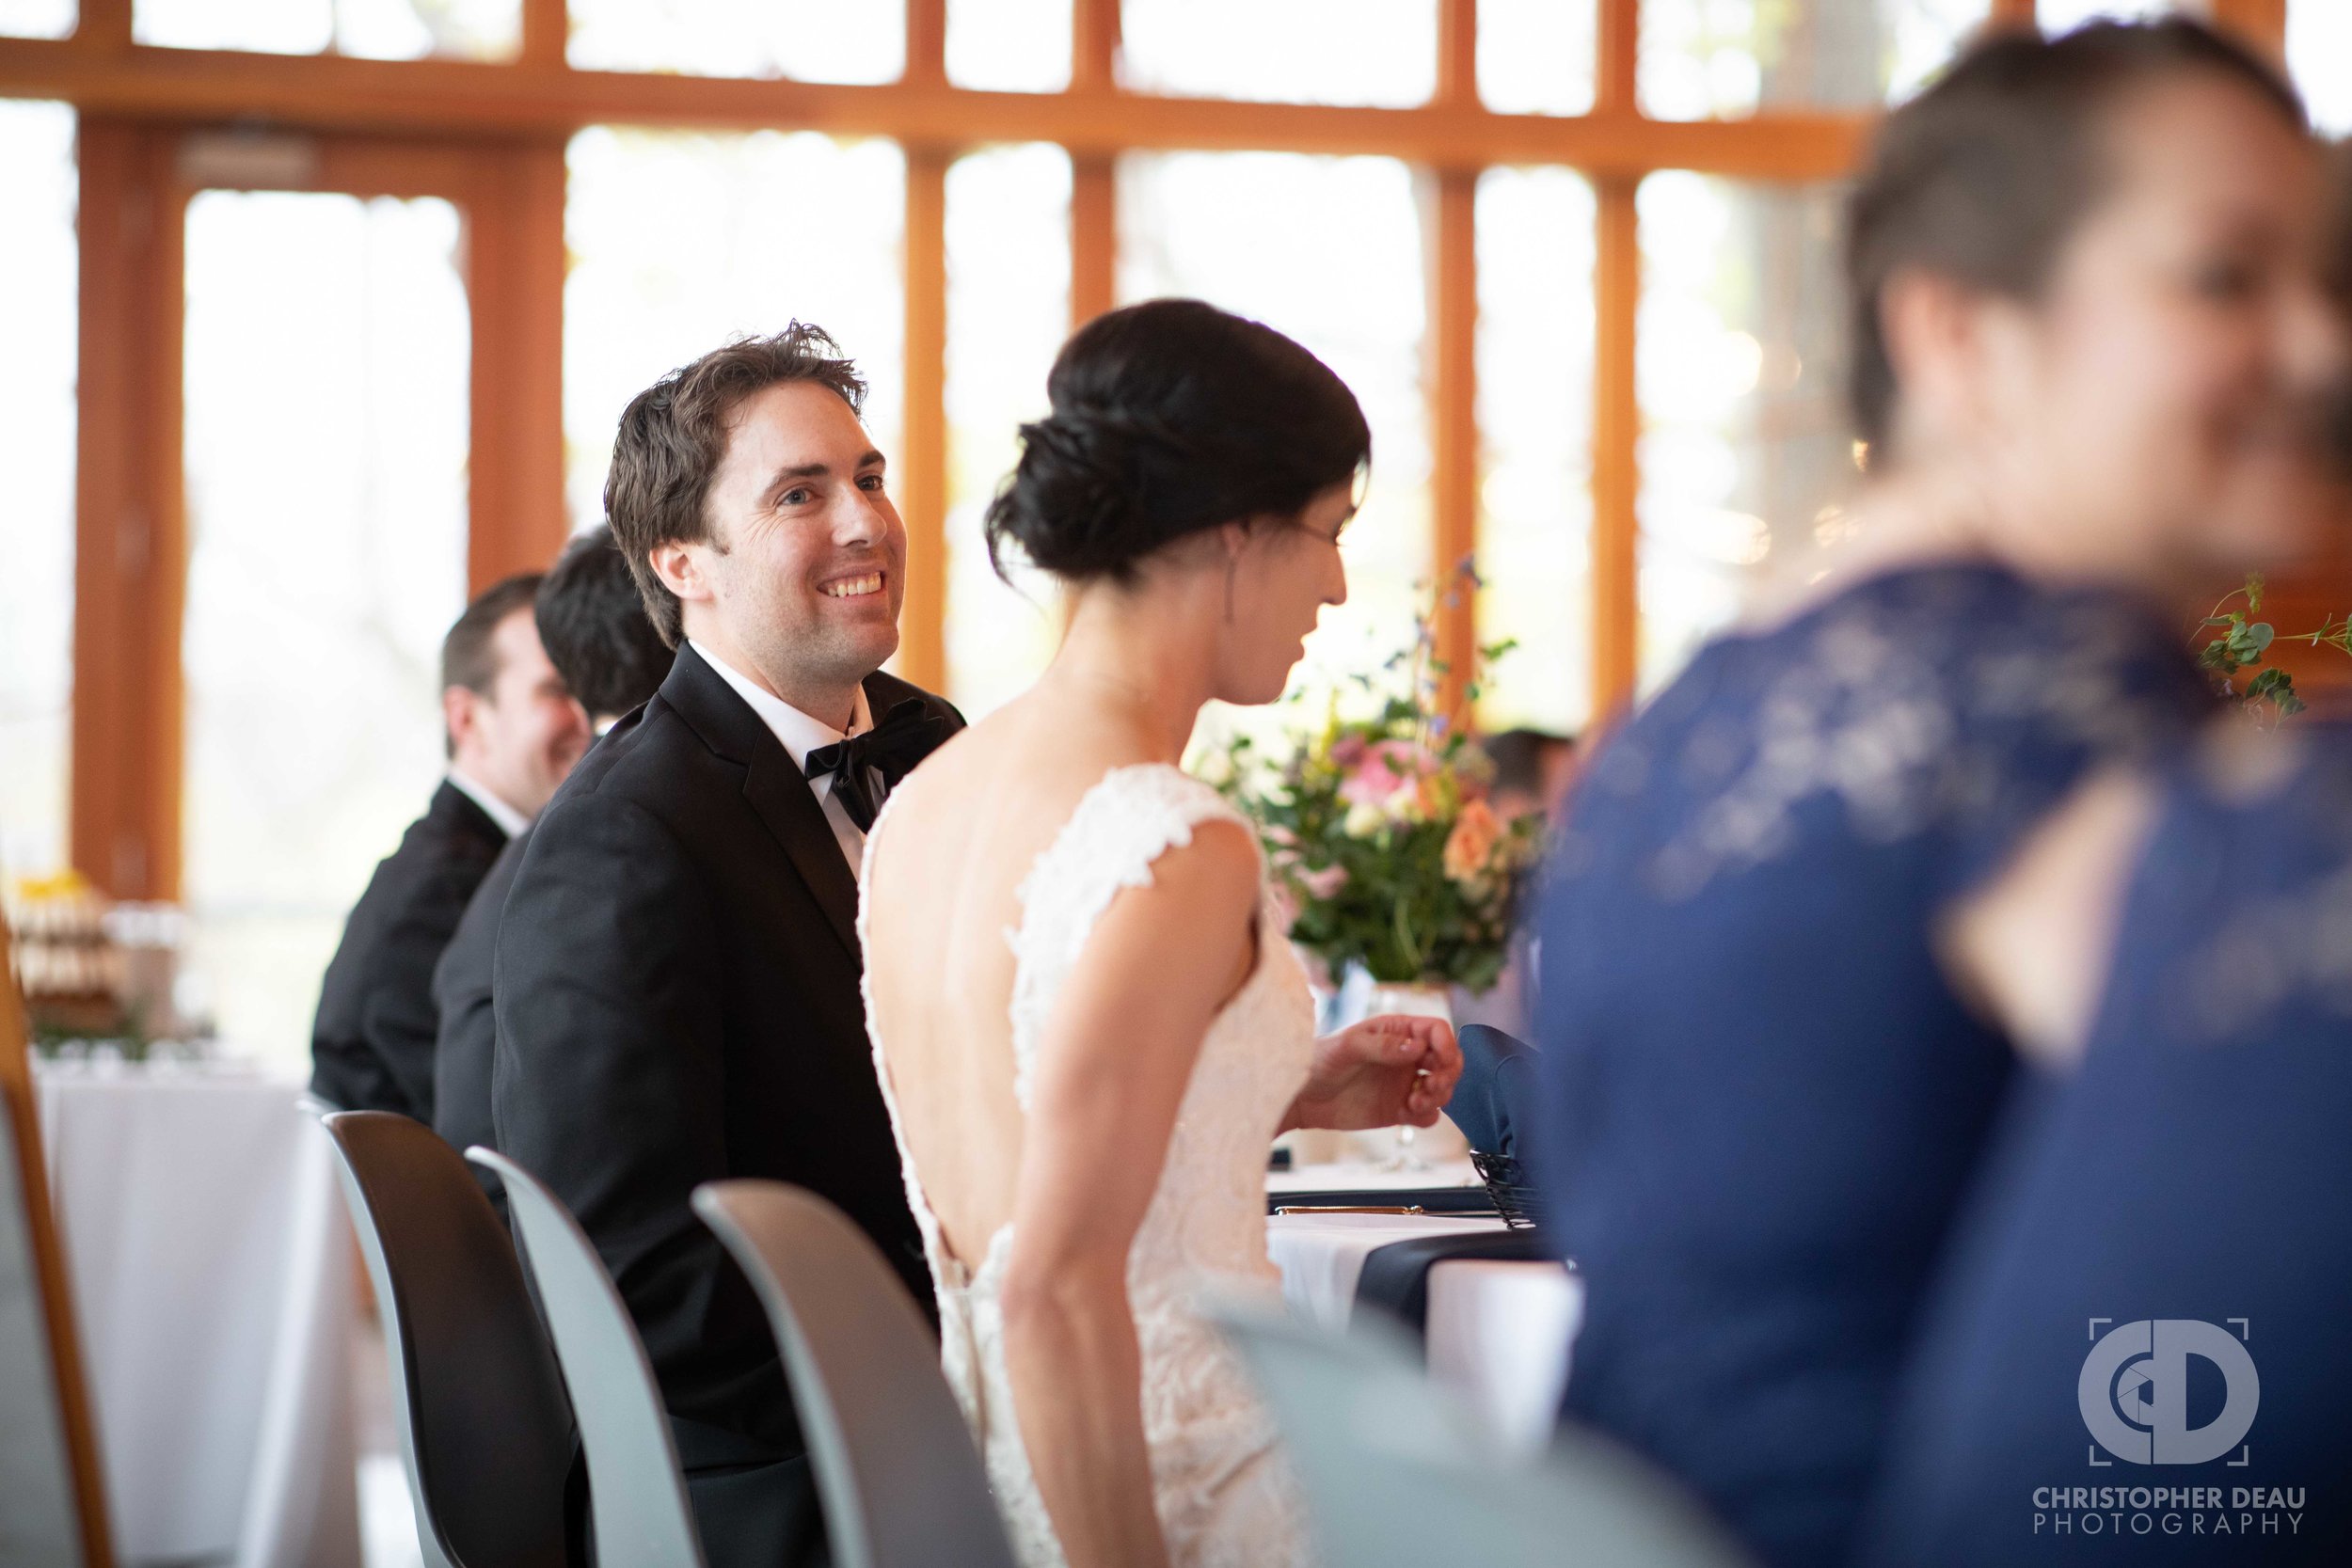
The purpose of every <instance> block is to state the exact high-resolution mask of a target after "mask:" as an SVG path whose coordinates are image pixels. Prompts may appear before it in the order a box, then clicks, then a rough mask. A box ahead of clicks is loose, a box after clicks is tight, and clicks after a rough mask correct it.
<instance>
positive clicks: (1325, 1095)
mask: <svg viewBox="0 0 2352 1568" xmlns="http://www.w3.org/2000/svg"><path fill="white" fill-rule="evenodd" d="M1461 1076H1462V1049H1461V1047H1460V1046H1458V1045H1456V1044H1454V1029H1453V1026H1452V1025H1450V1024H1448V1023H1447V1022H1445V1021H1444V1020H1443V1019H1436V1018H1408V1017H1405V1016H1403V1015H1396V1016H1391V1017H1387V1018H1368V1019H1366V1020H1364V1022H1361V1023H1357V1024H1352V1025H1350V1026H1349V1027H1347V1028H1345V1029H1343V1030H1341V1031H1340V1032H1339V1033H1338V1034H1336V1035H1327V1036H1325V1037H1323V1038H1322V1039H1320V1040H1317V1041H1316V1042H1315V1061H1314V1067H1313V1068H1312V1069H1311V1070H1310V1071H1309V1072H1308V1074H1307V1085H1306V1087H1304V1088H1302V1089H1300V1090H1299V1091H1298V1098H1297V1099H1296V1100H1295V1101H1292V1102H1291V1114H1290V1116H1289V1117H1288V1118H1287V1120H1286V1121H1285V1122H1284V1126H1285V1128H1291V1127H1328V1128H1336V1129H1339V1130H1340V1131H1343V1132H1360V1131H1363V1130H1366V1129H1369V1128H1375V1127H1397V1126H1402V1125H1406V1124H1409V1125H1411V1126H1414V1127H1429V1126H1433V1125H1435V1124H1436V1122H1437V1119H1438V1112H1440V1111H1442V1110H1444V1109H1445V1105H1446V1101H1449V1100H1452V1099H1453V1098H1454V1082H1455V1080H1457V1079H1459V1078H1460V1077H1461Z"/></svg>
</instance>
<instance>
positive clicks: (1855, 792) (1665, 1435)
mask: <svg viewBox="0 0 2352 1568" xmlns="http://www.w3.org/2000/svg"><path fill="white" fill-rule="evenodd" d="M2324 178H2325V177H2324V168H2323V164H2322V161H2321V157H2320V153H2319V150H2318V149H2317V147H2316V145H2315V144H2314V142H2313V141H2312V138H2311V137H2310V135H2308V133H2307V132H2306V130H2305V128H2304V123H2303V119H2302V113H2301V110H2300V108H2299V106H2298V104H2297V103H2296V99H2295V97H2294V95H2293V93H2292V91H2291V90H2290V89H2288V88H2287V87H2284V86H2283V85H2282V84H2281V83H2280V81H2279V80H2278V78H2277V77H2276V76H2275V75H2274V74H2273V73H2272V72H2271V71H2270V70H2269V69H2268V68H2267V67H2265V66H2264V65H2262V64H2260V63H2258V62H2257V61H2255V60H2254V59H2253V58H2252V57H2250V56H2249V55H2246V54H2244V53H2243V52H2242V51H2240V50H2238V49H2237V48H2236V47H2235V46H2233V45H2231V44H2229V43H2226V42H2224V41H2222V40H2219V39H2217V37H2216V36H2215V35H2213V34H2211V33H2210V32H2207V31H2205V30H2204V29H2202V28H2201V27H2198V26H2196V25H2194V24H2185V23H2178V22H2175V23H2166V24H2152V25H2144V26H2126V25H2114V24H2106V25H2097V26H2093V27H2090V28H2087V29H2084V30H2083V31H2081V32H2079V33H2076V34H2074V35H2072V36H2070V37H2068V38H2065V39H2061V40H2055V41H2049V42H2045V41H2042V40H2039V39H2036V38H2033V37H2031V36H2030V35H2025V36H2010V37H2004V38H1999V39H1995V40H1990V41H1988V42H1986V43H1984V44H1982V45H1980V46H1979V47H1978V48H1977V49H1975V50H1973V51H1972V52H1971V53H1970V54H1969V55H1965V56H1963V59H1961V60H1960V61H1959V62H1958V63H1956V65H1955V66H1954V67H1953V69H1952V70H1951V71H1949V72H1948V73H1947V75H1946V76H1945V77H1944V78H1943V79H1942V80H1941V81H1940V82H1939V83H1938V85H1936V86H1934V87H1930V88H1929V89H1928V90H1927V92H1926V93H1925V94H1923V95H1922V96H1921V97H1920V98H1919V99H1917V100H1915V101H1914V102H1913V103H1910V104H1908V105H1906V106H1905V107H1903V108H1901V109H1899V110H1898V111H1897V112H1896V113H1895V114H1894V115H1893V116H1892V117H1890V119H1889V120H1888V122H1887V124H1886V125H1885V126H1884V128H1883V131H1882V133H1881V135H1880V136H1879V139H1878V142H1877V144H1876V146H1875V148H1874V150H1873V154H1872V158H1871V161H1870V165H1869V166H1868V167H1867V169H1866V171H1865V172H1864V175H1863V177H1862V179H1861V181H1860V183H1859V185H1858V186H1857V189H1856V191H1855V194H1854V196H1853V198H1852V205H1851V213H1850V224H1851V233H1850V237H1849V246H1848V261H1849V274H1850V283H1851V288H1852V290H1853V294H1854V298H1855V311H1854V320H1855V324H1856V338H1857V343H1856V369H1855V372H1854V385H1853V392H1854V398H1853V401H1854V404H1855V413H1856V415H1857V417H1858V420H1859V422H1860V426H1861V431H1862V434H1863V436H1865V438H1866V439H1867V441H1868V442H1869V443H1870V451H1871V458H1870V464H1869V469H1870V472H1869V478H1868V482H1867V485H1866V487H1865V489H1864V491H1863V494H1862V495H1861V497H1860V498H1859V499H1858V501H1857V503H1856V505H1855V507H1854V509H1853V510H1854V512H1855V513H1856V514H1857V515H1858V516H1859V517H1860V519H1861V520H1862V525H1863V528H1862V533H1861V536H1860V538H1859V539H1858V540H1857V541H1856V551H1855V554H1854V555H1853V557H1852V558H1851V559H1849V560H1848V561H1847V562H1844V563H1843V564H1834V565H1833V566H1832V568H1831V570H1830V572H1829V574H1828V575H1827V576H1826V578H1822V579H1821V580H1819V581H1817V582H1815V583H1813V584H1812V585H1810V586H1809V587H1808V588H1807V589H1804V590H1803V591H1801V596H1800V597H1799V598H1797V599H1796V600H1794V601H1793V602H1787V603H1784V604H1782V605H1781V606H1779V607H1778V608H1776V609H1772V610H1766V611H1764V612H1762V613H1761V614H1759V616H1758V617H1757V618H1756V620H1755V621H1753V622H1752V623H1751V624H1750V625H1748V626H1744V627H1742V628H1740V629H1738V630H1735V631H1734V632H1732V633H1731V634H1730V635H1727V636H1725V637H1724V638H1722V639H1720V640H1718V641H1715V642H1713V643H1712V644H1710V645H1708V647H1706V648H1704V649H1702V650H1701V651H1700V653H1699V654H1698V655H1697V657H1695V658H1694V659H1693V661H1692V664H1691V665H1690V667H1689V668H1688V669H1687V670H1686V671H1685V672H1684V673H1682V674H1681V676H1680V677H1679V678H1678V679H1677V680H1676V681H1675V682H1674V683H1673V684H1672V685H1671V686H1669V687H1668V688H1667V689H1665V690H1664V691H1663V692H1661V694H1660V695H1659V696H1658V697H1657V698H1656V699H1655V700H1654V701H1653V702H1652V703H1651V704H1650V705H1648V706H1647V707H1646V708H1645V710H1643V711H1641V712H1640V713H1638V714H1637V715H1636V716H1635V717H1634V718H1633V719H1632V720H1631V721H1629V723H1628V724H1627V725H1626V726H1625V727H1624V728H1623V729H1622V730H1621V731H1620V732H1619V733H1618V734H1617V735H1616V736H1614V737H1613V740H1612V741H1611V742H1610V743H1609V744H1608V745H1607V746H1606V747H1605V748H1604V749H1603V750H1602V751H1601V752H1600V753H1599V755H1598V756H1597V758H1596V759H1595V761H1594V762H1593V764H1592V766H1591V768H1590V770H1589V772H1588V773H1587V774H1586V776H1585V777H1584V779H1583V780H1582V782H1581V785H1580V788H1579V790H1578V792H1577V795H1576V797H1575V799H1574V800H1573V801H1572V802H1571V805H1570V807H1569V810H1568V813H1567V815H1566V818H1565V824H1564V832H1563V834H1562V838H1561V843H1560V847H1559V849H1558V852H1557V856H1556V860H1555V863H1554V866H1553V875H1552V878H1551V881H1550V886H1549V893H1548V895H1547V898H1546V910H1545V914H1544V925H1543V973H1542V988H1541V1002H1540V1008H1541V1028H1540V1034H1541V1037H1542V1040H1543V1043H1544V1046H1545V1048H1546V1053H1545V1079H1546V1092H1545V1096H1544V1101H1545V1110H1546V1112H1547V1113H1548V1116H1549V1132H1548V1134H1547V1136H1546V1139H1545V1141H1544V1143H1543V1146H1542V1148H1541V1150H1540V1155H1539V1164H1540V1167H1541V1171H1540V1174H1541V1176H1542V1179H1543V1180H1544V1181H1545V1182H1546V1184H1547V1186H1548V1188H1549V1192H1550V1194H1551V1197H1552V1205H1553V1213H1554V1214H1555V1216H1556V1231H1557V1238H1558V1240H1559V1242H1560V1243H1561V1244H1562V1246H1563V1248H1564V1249H1565V1251H1566V1252H1567V1253H1568V1254H1569V1255H1570V1256H1571V1257H1573V1258H1574V1259H1577V1261H1578V1262H1579V1263H1580V1264H1581V1267H1582V1269H1583V1275H1584V1279H1585V1282H1586V1289H1587V1307H1586V1314H1585V1321H1584V1327H1583V1330H1582V1333H1581V1337H1580V1338H1579V1340H1578V1342H1577V1345H1576V1347H1575V1354H1574V1361H1573V1367H1572V1370H1571V1374H1570V1378H1569V1384H1568V1393H1567V1408H1568V1414H1569V1415H1570V1416H1572V1417H1575V1418H1581V1419H1582V1420H1583V1421H1585V1422H1587V1423H1590V1424H1592V1425H1595V1426H1597V1427H1599V1428H1602V1429H1604V1430H1606V1431H1608V1432H1610V1433H1613V1434H1615V1435H1617V1436H1619V1437H1621V1438H1623V1439H1625V1440H1626V1441H1628V1442H1629V1443H1630V1444H1631V1445H1632V1446H1633V1447H1634V1448H1636V1449H1639V1450H1641V1451H1643V1452H1645V1453H1646V1454H1647V1455H1649V1456H1650V1457H1651V1458H1653V1459H1655V1460H1657V1461H1659V1462H1661V1463H1662V1464H1663V1465H1665V1466H1666V1467H1667V1468H1668V1469H1669V1470H1670V1471H1673V1472H1675V1473H1677V1474H1678V1475H1679V1476H1681V1477H1682V1478H1683V1479H1684V1480H1685V1481H1688V1482H1690V1483H1691V1484H1692V1485H1693V1486H1694V1487H1695V1488H1696V1489H1697V1491H1698V1492H1699V1493H1700V1494H1701V1495H1702V1496H1703V1497H1705V1498H1706V1499H1707V1500H1708V1502H1710V1503H1711V1504H1712V1505H1713V1506H1714V1507H1715V1508H1716V1509H1717V1510H1718V1511H1719V1512H1720V1513H1722V1515H1723V1516H1724V1519H1725V1520H1726V1521H1727V1522H1728V1523H1729V1524H1730V1525H1731V1526H1732V1527H1733V1528H1735V1530H1736V1531H1737V1532H1739V1533H1740V1534H1741V1535H1742V1536H1743V1537H1744V1538H1745V1539H1746V1540H1747V1541H1748V1542H1749V1543H1750V1544H1752V1545H1754V1546H1755V1547H1756V1549H1757V1550H1758V1551H1759V1552H1760V1553H1761V1554H1762V1555H1763V1556H1764V1557H1765V1558H1766V1559H1767V1560H1770V1561H1772V1562H1774V1563H1779V1564H1804V1565H1805V1568H1813V1565H1816V1564H1821V1563H1830V1562H1835V1561H1837V1560H1841V1559H1842V1558H1844V1556H1845V1555H1846V1554H1847V1553H1848V1551H1849V1550H1850V1549H1851V1545H1852V1537H1853V1534H1854V1528H1855V1522H1856V1519H1857V1516H1858V1515H1859V1513H1860V1511H1861V1509H1862V1507H1863V1504H1864V1500H1865V1498H1866V1497H1867V1493H1868V1491H1869V1489H1870V1487H1871V1485H1872V1482H1873V1478H1874V1467H1875V1465H1876V1463H1877V1460H1878V1457H1879V1452H1880V1449H1881V1445H1882V1441H1883V1434H1884V1431H1885V1425H1886V1421H1887V1413H1888V1404H1889V1402H1890V1399H1891V1397H1892V1389H1893V1385H1894V1380H1895V1378H1896V1376H1897V1374H1898V1370H1899V1362H1900V1358H1901V1355H1902V1354H1903V1351H1904V1348H1905V1345H1906V1342H1907V1340H1908V1338H1909V1337H1910V1335H1911V1334H1912V1332H1913V1330H1914V1327H1915V1314H1916V1312H1917V1309H1918V1306H1919V1302H1920V1299H1921V1295H1922V1293H1923V1291H1924V1289H1925V1286H1926V1282H1927V1281H1928V1279H1929V1277H1930V1275H1931V1271H1932V1269H1933V1267H1934V1265H1935V1263H1936V1260H1937V1258H1938V1255H1939V1252H1940V1251H1941V1249H1942V1247H1943V1244H1944V1242H1945V1238H1946V1235H1947V1230H1948V1228H1949V1226H1950V1222H1951V1218H1952V1215H1953V1213H1954V1211H1955V1209H1956V1208H1957V1206H1958V1205H1959V1202H1960V1200H1961V1197H1962V1195H1963V1191H1964V1189H1965V1188H1966V1186H1967V1183H1968V1181H1969V1180H1970V1177H1971V1175H1972V1173H1973V1172H1974V1171H1975V1170H1976V1168H1977V1166H1978V1164H1979V1157H1980V1154H1981V1152H1982V1149H1983V1147H1984V1145H1985V1143H1986V1139H1987V1135H1988V1131H1989V1129H1990V1128H1991V1126H1992V1124H1993V1122H1994V1117H1995V1114H1996V1111H1997V1109H1998V1107H1999V1106H2000V1105H2001V1103H2002V1101H2003V1098H2004V1095H2005V1093H2006V1091H2007V1089H2008V1086H2009V1084H2010V1078H2011V1075H2012V1069H2013V1063H2014V1061H2015V1052H2014V1049H2013V1047H2012V1045H2011V1042H2010V1038H2009V1037H2008V1035H2007V1033H2006V1032H2005V1031H2004V1030H2003V1029H2001V1028H1999V1027H1997V1026H1996V1025H1995V1024H1994V1023H1993V1022H1988V1021H1987V1019H1986V1017H1985V1015H1984V1014H1983V1013H1982V1012H1981V1011H1980V1010H1979V1008H1978V1007H1977V1006H1972V1002H1971V998H1972V997H1974V996H1976V995H1978V994H1979V993H1980V992H1981V991H1982V990H1983V987H1982V986H1981V984H1980V983H1979V979H1980V976H1979V974H1978V973H1977V969H1978V966H1979V965H1980V964H1981V963H1982V962H1983V961H1985V960H1986V958H1987V956H1988V954H1991V953H1993V951H1994V950H1993V949H1991V948H1989V947H1988V946H1987V944H1986V942H1984V941H1983V940H1981V938H1980V937H1979V924H1980V921H1979V916H1978V913H1977V911H1979V909H1980V908H1982V907H1988V905H1990V904H1997V896H1996V895H1998V894H1999V893H2000V891H2001V888H2002V884H2003V879H2004V878H2005V877H2007V876H2008V875H2009V874H2010V867H2011V863H2012V861H2013V860H2014V859H2015V858H2016V855H2017V851H2018V849H2019V847H2020V846H2021V844H2023V843H2024V842H2025V841H2026V839H2028V838H2029V837H2030V836H2031V835H2033V834H2034V832H2036V831H2037V829H2038V828H2039V827H2040V826H2041V825H2042V823H2043V822H2044V820H2045V818H2047V817H2049V816H2051V814H2052V813H2054V812H2056V811H2058V809H2059V808H2060V807H2061V805H2062V803H2063V802H2065V801H2067V800H2068V799H2069V798H2070V796H2072V795H2073V793H2074V791H2075V790H2076V788H2077V786H2078V785H2080V784H2082V783H2083V781H2084V780H2085V779H2086V778H2087V777H2089V776H2090V775H2091V774H2092V773H2094V772H2096V771H2097V770H2099V769H2101V768H2106V767H2108V766H2110V765H2114V764H2118V763H2122V762H2127V761H2129V760H2131V759H2134V758H2137V757H2140V756H2143V755H2147V754H2149V753H2151V752H2154V751H2157V750H2160V749H2162V748H2163V747H2165V746H2166V745H2168V744H2171V743H2174V742H2176V741H2177V740H2178V738H2179V737H2180V736H2184V735H2185V733H2186V732H2187V731H2189V730H2190V729H2191V728H2192V727H2193V726H2195V725H2196V724H2197V723H2199V722H2200V721H2201V720H2202V719H2203V718H2205V717H2206V716H2208V715H2209V714H2210V713H2211V712H2212V711H2213V698H2212V696H2211V694H2210V692H2208V691H2207V690H2205V689H2204V688H2203V687H2202V686H2201V682H2200V679H2199V677H2198V675H2197V673H2196V672H2195V671H2194V670H2193V668H2192V667H2191V666H2190V665H2189V663H2188V662H2187V659H2186V657H2185V647H2184V642H2185V634H2184V630H2183V627H2184V626H2186V625H2189V624H2193V619H2194V612H2191V613H2190V614H2189V615H2188V616H2186V617H2183V616H2182V615H2181V614H2180V613H2179V611H2180V609H2181V607H2182V606H2183V605H2185V603H2186V602H2188V601H2189V600H2191V599H2193V598H2194V597H2195V595H2196V594H2197V593H2199V592H2201V591H2203V590H2205V589H2206V588H2207V587H2208V585H2210V584H2213V583H2214V582H2216V581H2217V580H2218V581H2219V582H2220V583H2221V584H2222V585H2224V586H2226V585H2227V584H2228V583H2229V582H2230V581H2231V580H2233V578H2235V577H2237V576H2238V575H2242V574H2243V573H2244V572H2245V571H2247V570H2248V569H2249V568H2255V567H2260V566H2263V565H2265V564H2267V563H2271V562H2280V561H2285V560H2291V559H2293V558H2295V557H2296V555H2297V554H2298V552H2300V551H2301V550H2303V549H2305V548H2306V547H2307V546H2308V544H2309V541H2310V539H2311V537H2312V533H2313V532H2314V531H2315V530H2316V529H2317V528H2318V526H2319V524H2320V519H2321V518H2323V517H2324V515H2325V504H2326V483H2327V471H2326V465H2325V461H2324V455H2323V446H2324V443H2323V441H2322V439H2321V437H2320V430H2321V427H2322V425H2323V423H2324V420H2323V419H2322V417H2321V414H2322V406H2323V403H2324V394H2325V392H2326V390H2327V388H2328V386H2329V385H2330V384H2331V382H2332V380H2333V378H2334V376H2335V375H2336V374H2337V372H2338V370H2339V368H2340V365H2341V360H2342V344H2341V340H2340V337H2339V333H2338V327H2339V324H2338V323H2337V322H2336V320H2335V318H2334V316H2333V314H2332V312H2331V309H2330V305H2329V302H2328V298H2327V296H2326V294H2325V293H2324V291H2323V288H2322V285H2321V277H2320V274H2321V260H2322V258H2321V250H2322V241H2321V238H2320V232H2319V231H2320V229H2321V222H2320V214H2321V211H2322V207H2323V202H2322V198H2321V192H2322V190H2323V187H2324ZM2217 592H2218V590H2217V589H2216V590H2214V593H2217ZM2212 596H2213V594H2212V593H2208V594H2207V595H2206V598H2205V601H2204V602H2205V603H2210V602H2211V598H2212Z"/></svg>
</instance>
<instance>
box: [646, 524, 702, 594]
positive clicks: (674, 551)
mask: <svg viewBox="0 0 2352 1568" xmlns="http://www.w3.org/2000/svg"><path fill="white" fill-rule="evenodd" d="M645 563H646V564H647V565H649V566H651V567H652V568H653V575H654V576H655V577H657V578H660V579H661V586H662V587H664V588H667V589H668V590H669V591H670V592H671V593H673V594H676V595H677V596H678V598H679V600H680V601H681V602H683V603H689V604H691V603H694V602H696V601H699V600H703V599H707V598H709V597H710V584H709V582H708V580H707V578H704V576H703V570H702V562H699V561H697V560H695V559H694V552H693V550H692V549H691V547H690V546H686V545H684V544H681V543H679V542H677V541H675V540H673V541H671V542H669V543H667V544H661V545H656V546H654V547H653V548H652V549H651V550H649V551H647V552H646V554H645Z"/></svg>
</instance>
